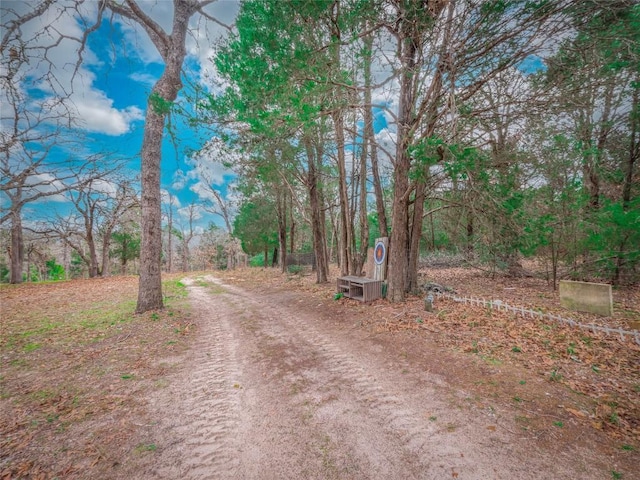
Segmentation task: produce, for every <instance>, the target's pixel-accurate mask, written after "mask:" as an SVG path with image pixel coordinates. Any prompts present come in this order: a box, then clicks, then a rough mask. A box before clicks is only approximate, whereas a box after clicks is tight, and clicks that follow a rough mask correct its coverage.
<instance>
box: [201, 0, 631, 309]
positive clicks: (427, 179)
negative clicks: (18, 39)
mask: <svg viewBox="0 0 640 480" xmlns="http://www.w3.org/2000/svg"><path fill="white" fill-rule="evenodd" d="M236 28H237V33H236V34H234V35H231V36H230V37H229V38H228V40H227V41H226V42H224V43H223V44H222V45H221V46H219V48H218V52H217V54H216V56H215V58H214V62H215V66H216V68H217V71H218V75H219V78H218V80H219V85H218V88H216V89H214V91H215V92H216V93H215V94H209V95H208V96H207V97H206V100H205V101H202V100H200V102H199V118H198V120H199V121H200V122H207V123H212V124H216V125H218V128H219V131H220V132H221V133H222V134H223V135H224V138H225V140H226V141H227V142H228V143H229V144H230V145H233V147H234V148H236V149H238V150H239V151H241V152H242V153H243V155H242V158H243V160H242V161H239V162H237V163H236V164H235V165H234V168H235V169H236V171H237V173H238V175H239V178H240V189H241V191H242V193H243V195H244V196H243V203H242V204H241V205H240V208H239V214H238V216H237V217H236V223H235V229H236V233H237V235H238V236H239V237H240V238H241V239H242V240H243V245H244V246H245V248H246V249H247V250H248V251H249V253H251V254H255V253H259V252H262V251H264V250H269V249H271V248H273V247H274V246H277V248H278V251H279V252H280V264H281V265H282V266H283V268H284V265H285V264H286V261H285V257H286V253H287V252H291V251H294V250H296V249H299V248H300V246H301V245H303V244H305V243H306V246H307V248H310V249H312V251H313V252H314V253H315V257H316V262H317V268H316V275H317V281H318V282H324V281H327V280H328V278H327V276H328V264H329V261H330V260H331V259H335V260H337V261H338V262H339V264H340V268H341V271H342V273H343V274H347V273H349V274H359V273H361V271H362V268H363V264H364V262H365V259H366V249H367V247H368V246H369V245H370V244H371V241H372V238H374V237H376V236H389V237H390V251H389V286H388V297H389V298H390V299H391V300H392V301H400V300H402V299H404V296H405V293H407V292H409V291H411V290H413V289H415V288H416V287H417V286H418V277H417V274H418V265H419V258H420V255H421V252H424V251H425V250H448V251H453V252H458V253H460V254H463V255H464V256H465V257H466V259H467V261H468V262H471V263H474V264H483V265H486V266H489V267H490V268H492V269H496V270H497V269H499V270H504V271H507V272H510V273H512V274H522V273H523V270H522V267H521V264H520V262H521V260H522V258H523V257H535V258H537V259H539V260H540V262H541V264H542V265H543V266H544V269H545V271H546V272H547V273H548V275H549V278H550V281H553V284H554V285H555V283H556V281H557V280H558V278H560V277H570V278H598V279H601V280H605V281H610V282H613V283H616V284H617V283H621V282H626V283H629V282H635V281H637V280H638V264H639V260H640V202H639V200H638V199H639V196H638V193H639V184H640V182H638V167H637V163H638V156H639V155H640V146H639V144H640V132H639V126H640V107H639V102H638V96H639V89H640V6H639V5H638V4H637V2H632V1H623V0H617V1H611V2H598V1H573V0H558V1H554V2H548V1H517V0H512V1H504V0H500V1H498V0H494V1H483V2H477V1H472V0H457V1H453V0H450V1H446V0H445V1H433V2H432V1H418V0H415V1H411V0H331V1H316V0H313V1H311V0H301V1H289V2H274V1H269V0H249V1H245V2H243V3H242V6H241V10H240V13H239V16H238V18H237V21H236ZM220 92H221V93H220ZM304 232H308V237H305V236H304ZM265 256H266V253H265Z"/></svg>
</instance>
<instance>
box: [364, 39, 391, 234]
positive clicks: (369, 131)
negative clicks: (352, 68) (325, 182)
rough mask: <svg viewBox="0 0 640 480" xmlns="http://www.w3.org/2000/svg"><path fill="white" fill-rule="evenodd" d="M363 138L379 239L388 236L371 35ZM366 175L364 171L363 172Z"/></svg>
mask: <svg viewBox="0 0 640 480" xmlns="http://www.w3.org/2000/svg"><path fill="white" fill-rule="evenodd" d="M363 41H364V49H363V50H364V54H363V55H364V56H363V62H364V67H363V68H364V134H363V136H364V138H363V143H364V142H366V144H367V146H368V150H369V152H370V158H371V174H372V177H373V191H374V194H375V198H376V212H377V214H378V226H379V229H380V236H381V237H388V236H389V229H388V227H387V214H386V210H385V207H384V193H383V191H382V181H381V180H380V169H379V168H378V149H377V146H376V137H375V132H374V129H373V111H372V109H371V108H372V106H371V54H372V48H373V35H367V36H366V37H365V38H364V39H363ZM364 173H365V174H366V170H365V171H364Z"/></svg>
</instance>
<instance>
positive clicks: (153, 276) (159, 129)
mask: <svg viewBox="0 0 640 480" xmlns="http://www.w3.org/2000/svg"><path fill="white" fill-rule="evenodd" d="M198 7H199V5H198V4H197V3H196V2H187V1H184V0H176V1H174V13H173V30H172V32H171V35H170V36H169V37H166V38H163V40H165V41H166V42H167V43H164V44H162V43H161V44H159V45H158V44H156V47H157V48H158V50H159V51H160V53H161V54H162V57H163V60H164V62H165V70H164V72H163V73H162V76H161V77H160V79H159V80H158V82H157V83H156V84H155V85H154V87H153V89H152V90H151V95H150V97H149V101H148V102H147V116H146V120H145V125H144V138H143V141H142V153H141V157H142V175H141V183H142V198H141V207H142V225H141V226H142V239H141V248H140V281H139V285H138V304H137V307H136V312H137V313H143V312H147V311H149V310H156V309H161V308H163V303H162V273H161V271H160V268H161V264H162V210H161V192H160V163H161V152H162V139H163V132H164V122H165V118H166V116H167V115H168V113H169V109H170V107H171V104H172V103H173V101H174V100H175V99H176V97H177V96H178V92H179V91H180V89H181V88H182V82H181V81H180V74H181V70H182V64H183V62H184V58H185V56H186V54H187V51H186V47H185V42H186V34H187V28H188V25H189V18H190V17H191V15H193V14H194V13H195V12H196V10H197V8H198ZM139 21H140V20H139Z"/></svg>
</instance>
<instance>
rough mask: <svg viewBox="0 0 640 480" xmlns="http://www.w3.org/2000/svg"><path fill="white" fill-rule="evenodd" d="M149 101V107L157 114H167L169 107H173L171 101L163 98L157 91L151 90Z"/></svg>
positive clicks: (169, 110)
mask: <svg viewBox="0 0 640 480" xmlns="http://www.w3.org/2000/svg"><path fill="white" fill-rule="evenodd" d="M149 103H150V104H151V108H153V111H154V112H156V113H157V114H158V115H167V114H169V113H170V112H171V108H172V107H173V102H170V101H168V100H165V99H164V98H162V96H161V95H160V94H159V93H158V92H153V93H152V94H151V95H150V96H149Z"/></svg>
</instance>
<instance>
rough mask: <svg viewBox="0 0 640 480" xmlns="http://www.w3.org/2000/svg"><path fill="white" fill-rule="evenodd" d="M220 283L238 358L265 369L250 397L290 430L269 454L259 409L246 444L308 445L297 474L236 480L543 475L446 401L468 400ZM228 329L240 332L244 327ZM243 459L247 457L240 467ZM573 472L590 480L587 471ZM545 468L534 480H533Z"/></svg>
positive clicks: (262, 298)
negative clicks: (237, 316) (282, 409)
mask: <svg viewBox="0 0 640 480" xmlns="http://www.w3.org/2000/svg"><path fill="white" fill-rule="evenodd" d="M207 280H209V281H214V282H215V281H216V280H215V279H214V278H212V277H209V278H207ZM218 283H219V282H218ZM219 284H220V285H222V284H221V283H219ZM223 286H224V288H225V289H226V290H227V291H228V292H229V295H225V296H224V298H221V300H224V301H226V302H227V304H228V306H229V307H230V308H232V309H234V310H235V311H236V312H242V318H244V319H245V322H244V323H245V325H244V327H242V328H244V330H245V338H244V339H243V340H244V342H245V343H244V344H243V351H246V352H247V353H249V352H251V354H252V359H251V362H252V363H253V364H256V363H257V364H259V365H261V366H262V376H263V379H266V380H268V385H269V386H268V388H266V387H265V386H264V385H261V383H262V384H264V381H263V382H260V380H261V379H260V378H256V377H255V376H254V378H245V381H246V382H248V385H251V384H252V385H253V387H252V388H253V397H254V398H259V402H260V404H261V405H262V407H263V408H273V407H269V405H271V404H274V403H275V404H279V405H286V413H285V415H287V416H288V418H287V419H286V420H283V419H279V421H278V422H279V423H278V424H279V425H286V426H287V427H288V428H289V431H290V432H291V433H288V434H287V435H288V437H287V438H288V441H284V442H282V447H281V448H284V449H285V450H284V451H282V452H279V451H275V450H274V448H273V444H271V445H270V444H269V441H268V439H269V438H271V439H273V436H272V432H271V431H269V430H268V431H266V432H265V431H262V430H260V429H257V428H255V422H256V420H258V417H259V415H260V414H259V412H258V416H255V415H254V418H253V419H252V420H247V419H245V422H244V425H245V427H244V438H245V440H244V443H245V444H246V443H247V442H255V443H257V444H262V445H263V446H265V447H268V448H270V449H271V450H270V455H271V456H272V457H273V458H280V459H281V462H285V460H286V459H287V458H288V457H290V456H292V455H293V456H294V457H295V456H296V455H297V454H296V453H294V451H295V447H294V445H295V444H296V437H298V438H302V439H305V438H306V439H307V447H308V448H306V449H304V451H305V457H306V458H304V459H301V461H300V462H298V463H297V464H296V463H295V462H293V463H291V464H290V465H289V467H290V468H294V469H295V468H298V470H294V471H291V470H289V471H288V472H287V473H288V474H287V475H286V476H285V477H283V476H282V475H281V474H280V475H276V474H275V470H274V471H271V470H269V465H271V468H273V467H275V465H274V464H273V462H272V463H271V464H270V463H269V462H266V463H263V464H262V465H263V467H267V468H266V469H262V470H259V473H260V475H258V476H256V473H257V472H258V470H255V469H254V470H251V469H248V470H247V469H246V468H245V469H244V470H243V469H242V468H241V470H240V471H241V472H244V474H245V475H243V476H242V477H238V478H353V479H356V478H363V479H364V478H424V479H441V478H458V476H460V478H514V475H515V477H517V478H548V472H549V467H550V466H549V462H548V458H547V456H546V454H545V452H536V451H535V449H532V448H529V449H526V448H519V447H521V444H518V442H517V439H514V438H509V436H508V435H506V434H505V433H504V432H500V431H498V432H496V431H493V432H491V434H488V431H487V426H488V424H490V423H494V419H493V418H487V415H486V413H484V414H482V415H477V416H476V417H475V418H470V417H471V415H470V413H469V412H468V411H466V412H459V411H457V409H456V408H455V407H452V405H451V402H450V399H451V398H452V397H454V398H456V397H457V398H458V399H459V400H460V399H462V398H463V397H464V396H465V393H464V392H452V391H450V389H447V387H446V385H443V383H444V382H443V381H442V379H440V378H437V377H434V376H429V375H428V374H425V373H424V372H423V373H422V374H421V377H422V378H421V379H422V381H421V382H420V387H419V388H416V389H415V390H412V389H411V385H410V380H408V378H406V377H404V376H402V375H401V374H399V372H397V371H395V370H394V369H390V368H388V367H387V366H386V365H385V364H384V362H385V361H386V359H388V358H390V357H389V355H385V354H383V355H371V354H369V353H368V352H367V351H366V349H362V348H360V347H359V346H358V345H353V344H350V343H349V339H346V338H339V337H337V336H336V335H335V332H331V331H327V330H326V329H325V330H324V331H322V330H323V329H322V328H321V327H320V322H318V323H316V320H317V319H316V318H313V317H311V316H308V315H305V314H301V313H300V312H297V311H295V310H294V309H292V308H289V307H287V306H284V305H281V304H279V303H278V297H275V298H274V297H273V296H269V295H259V294H256V293H255V292H252V293H251V294H247V293H245V292H244V291H243V290H241V289H238V288H236V287H232V286H229V285H223ZM279 295H280V296H282V293H280V294H279ZM247 319H248V320H247ZM232 325H233V326H234V327H235V328H238V327H239V326H241V325H242V321H240V322H237V323H235V322H234V323H233V324H232ZM247 329H248V330H247ZM247 333H249V334H250V335H246V334H247ZM248 339H250V341H249V342H247V340H248ZM249 343H253V346H252V348H248V344H249ZM377 357H381V358H382V362H381V361H380V359H379V358H377ZM245 371H248V368H247V365H245ZM425 378H426V380H427V381H426V382H425ZM443 397H444V398H443ZM440 398H442V401H441V400H440ZM276 411H277V409H276ZM247 413H249V414H251V410H249V411H248V412H247ZM435 417H437V418H438V422H437V423H436V422H435V421H434V419H435ZM261 437H263V438H264V439H265V441H264V442H263V443H261V442H260V438H261ZM488 453H489V454H488ZM314 459H315V461H314ZM318 459H320V460H321V461H319V460H318ZM247 460H248V458H247V457H243V459H242V460H241V461H240V463H241V465H244V466H246V465H247ZM252 460H253V461H256V460H258V461H259V460H260V458H256V457H255V456H254V457H253V458H252ZM262 460H264V458H262ZM301 465H306V466H307V467H308V466H309V465H313V466H314V468H312V469H311V470H304V469H301ZM551 467H552V470H553V471H554V474H553V475H554V476H556V477H557V478H561V477H564V478H571V477H572V475H573V473H575V471H572V470H570V469H569V470H566V469H565V468H564V466H563V465H562V464H557V465H551ZM579 468H580V469H581V470H582V473H583V475H582V477H583V478H588V475H585V474H586V473H587V472H586V471H585V470H584V469H585V468H586V467H584V464H581V465H580V467H579ZM545 471H546V472H547V473H546V474H543V475H542V476H539V477H538V476H536V473H534V472H545Z"/></svg>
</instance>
